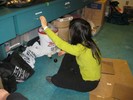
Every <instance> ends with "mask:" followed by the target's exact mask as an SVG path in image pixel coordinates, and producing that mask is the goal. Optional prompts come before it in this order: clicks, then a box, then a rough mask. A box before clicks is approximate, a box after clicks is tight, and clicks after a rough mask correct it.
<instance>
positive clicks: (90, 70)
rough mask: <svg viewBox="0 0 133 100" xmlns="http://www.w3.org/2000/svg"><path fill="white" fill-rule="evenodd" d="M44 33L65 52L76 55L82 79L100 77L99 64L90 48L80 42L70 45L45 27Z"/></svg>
mask: <svg viewBox="0 0 133 100" xmlns="http://www.w3.org/2000/svg"><path fill="white" fill-rule="evenodd" d="M45 33H47V35H48V36H49V37H50V38H51V40H52V41H53V42H54V43H55V44H56V46H57V47H58V48H60V49H62V50H64V51H65V52H67V53H69V54H71V55H74V56H76V61H77V63H78V65H79V69H80V73H81V75H82V78H83V79H84V80H86V81H87V80H88V81H89V80H90V81H94V80H99V79H100V77H101V64H99V63H98V61H97V60H96V59H95V58H94V57H93V55H92V51H91V49H89V48H87V47H85V46H83V45H82V44H77V45H72V44H69V43H68V42H66V41H64V40H62V39H61V38H59V37H58V36H57V35H56V34H55V33H54V32H53V31H51V30H50V29H49V28H46V29H45Z"/></svg>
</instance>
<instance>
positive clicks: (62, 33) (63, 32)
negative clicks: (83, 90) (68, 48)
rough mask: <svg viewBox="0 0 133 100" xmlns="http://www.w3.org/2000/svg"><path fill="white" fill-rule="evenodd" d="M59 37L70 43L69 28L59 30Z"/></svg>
mask: <svg viewBox="0 0 133 100" xmlns="http://www.w3.org/2000/svg"><path fill="white" fill-rule="evenodd" d="M58 36H59V37H60V38H62V39H63V40H65V41H67V42H68V41H69V40H70V39H69V28H68V27H66V28H58Z"/></svg>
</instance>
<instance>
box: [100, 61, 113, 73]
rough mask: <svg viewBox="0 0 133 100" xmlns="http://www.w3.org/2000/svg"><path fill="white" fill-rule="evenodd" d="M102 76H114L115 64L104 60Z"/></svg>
mask: <svg viewBox="0 0 133 100" xmlns="http://www.w3.org/2000/svg"><path fill="white" fill-rule="evenodd" d="M102 74H110V75H114V74H115V71H114V68H113V62H111V61H106V60H102Z"/></svg>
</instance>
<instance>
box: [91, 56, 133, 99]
mask: <svg viewBox="0 0 133 100" xmlns="http://www.w3.org/2000/svg"><path fill="white" fill-rule="evenodd" d="M132 94H133V76H132V73H131V71H130V69H129V67H128V63H127V61H125V60H120V59H109V58H104V59H102V77H101V80H100V83H99V85H98V87H97V88H96V89H95V90H93V91H91V92H90V93H89V95H90V100H133V95H132Z"/></svg>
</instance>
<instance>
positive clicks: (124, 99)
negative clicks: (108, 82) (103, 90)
mask: <svg viewBox="0 0 133 100" xmlns="http://www.w3.org/2000/svg"><path fill="white" fill-rule="evenodd" d="M112 97H113V98H115V99H117V100H133V86H132V87H131V86H126V85H123V84H120V83H116V84H115V85H114V88H113V94H112Z"/></svg>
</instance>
